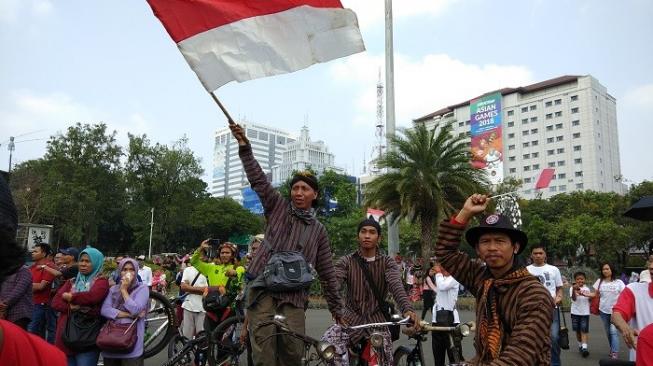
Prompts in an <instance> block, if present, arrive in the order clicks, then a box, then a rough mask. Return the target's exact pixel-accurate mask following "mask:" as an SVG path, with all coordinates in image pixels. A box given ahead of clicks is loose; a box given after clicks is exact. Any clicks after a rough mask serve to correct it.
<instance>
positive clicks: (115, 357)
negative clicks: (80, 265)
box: [98, 258, 150, 366]
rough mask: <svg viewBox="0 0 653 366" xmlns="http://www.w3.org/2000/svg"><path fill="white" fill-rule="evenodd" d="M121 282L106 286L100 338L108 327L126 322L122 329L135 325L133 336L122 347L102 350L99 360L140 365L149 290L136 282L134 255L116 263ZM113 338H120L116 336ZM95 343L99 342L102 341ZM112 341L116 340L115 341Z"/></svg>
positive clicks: (107, 363) (111, 365)
mask: <svg viewBox="0 0 653 366" xmlns="http://www.w3.org/2000/svg"><path fill="white" fill-rule="evenodd" d="M118 270H119V273H120V282H119V283H117V284H116V285H114V286H112V287H111V289H109V295H108V296H107V298H106V299H105V300H104V304H102V316H103V317H105V318H107V319H108V323H107V324H106V325H105V328H103V329H102V334H101V335H100V338H102V337H103V336H104V333H105V332H106V331H108V332H111V329H110V328H114V329H118V328H119V327H124V326H125V325H126V328H125V331H124V332H119V333H121V334H125V335H126V334H127V333H129V330H131V329H133V328H134V327H135V329H136V337H135V339H133V340H126V342H125V343H124V344H125V346H124V349H121V350H115V349H114V350H111V351H108V350H102V359H103V360H104V365H105V366H142V365H143V357H142V356H143V342H144V335H145V317H144V314H145V312H146V311H147V306H148V303H149V296H150V293H149V289H148V287H147V286H146V285H145V284H143V283H142V282H140V281H138V279H137V276H136V274H137V273H138V262H137V261H136V260H135V259H133V258H125V259H123V260H122V261H120V263H119V264H118ZM115 341H118V342H120V341H123V340H122V339H115ZM98 343H100V344H102V343H101V342H99V340H98ZM114 344H115V343H114Z"/></svg>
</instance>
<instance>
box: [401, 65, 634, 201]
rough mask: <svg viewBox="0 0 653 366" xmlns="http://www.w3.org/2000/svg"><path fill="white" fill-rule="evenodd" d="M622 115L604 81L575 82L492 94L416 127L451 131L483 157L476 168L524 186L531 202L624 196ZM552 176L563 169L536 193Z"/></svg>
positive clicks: (550, 82) (580, 79)
mask: <svg viewBox="0 0 653 366" xmlns="http://www.w3.org/2000/svg"><path fill="white" fill-rule="evenodd" d="M493 98H494V100H492V99H493ZM616 110H617V106H616V100H615V98H614V97H613V96H611V95H610V94H608V91H607V89H606V87H604V86H603V85H601V84H600V83H599V81H598V80H597V79H595V78H594V77H592V76H591V75H586V76H569V75H567V76H561V77H557V78H554V79H551V80H546V81H543V82H540V83H536V84H532V85H528V86H524V87H518V88H504V89H501V90H497V91H494V92H489V93H486V94H484V95H483V96H482V97H479V98H474V99H472V100H467V101H465V102H462V103H458V104H455V105H452V106H448V107H445V108H442V109H439V110H437V111H436V112H433V113H430V114H428V115H426V116H423V117H420V118H417V119H415V120H414V122H415V123H416V124H418V123H423V124H425V125H426V126H427V127H430V128H438V127H439V126H442V125H443V124H446V123H451V124H452V125H453V133H455V134H458V135H464V136H467V137H468V138H469V139H470V146H471V148H472V152H473V156H476V154H478V155H479V156H480V157H481V159H479V161H473V162H474V163H478V164H480V165H481V166H483V167H485V168H487V169H488V172H489V173H492V176H496V177H497V180H502V179H504V178H506V177H513V178H518V179H522V180H523V183H524V185H523V187H522V191H521V192H520V193H521V196H522V197H524V198H534V197H535V196H536V195H539V194H540V192H541V194H542V197H545V198H546V197H550V196H553V195H555V194H557V193H561V192H571V191H577V190H594V191H599V192H616V193H622V194H623V193H625V191H626V186H625V185H624V184H623V183H622V182H621V166H620V161H619V140H618V134H617V111H616ZM498 137H500V139H499V138H498ZM544 168H554V169H555V171H554V175H553V180H552V181H551V183H550V184H549V186H548V187H546V188H544V189H541V190H537V191H536V190H535V189H534V186H535V182H536V181H537V180H538V178H539V176H540V173H541V172H542V169H544Z"/></svg>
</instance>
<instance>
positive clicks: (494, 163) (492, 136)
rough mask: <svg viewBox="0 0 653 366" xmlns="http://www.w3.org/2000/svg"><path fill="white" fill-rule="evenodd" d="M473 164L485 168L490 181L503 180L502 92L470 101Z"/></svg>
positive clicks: (493, 182) (494, 182)
mask: <svg viewBox="0 0 653 366" xmlns="http://www.w3.org/2000/svg"><path fill="white" fill-rule="evenodd" d="M469 112H470V115H471V117H470V124H471V138H472V166H474V167H475V168H478V169H484V170H485V171H486V172H487V174H488V178H489V179H490V182H491V183H492V184H498V183H500V182H501V181H502V180H503V143H502V134H501V133H502V125H501V93H493V94H489V95H485V96H483V97H480V98H478V99H475V100H472V101H471V102H470V103H469Z"/></svg>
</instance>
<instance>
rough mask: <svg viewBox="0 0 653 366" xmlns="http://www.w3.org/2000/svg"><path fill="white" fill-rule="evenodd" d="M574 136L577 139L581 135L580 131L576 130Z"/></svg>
mask: <svg viewBox="0 0 653 366" xmlns="http://www.w3.org/2000/svg"><path fill="white" fill-rule="evenodd" d="M572 136H573V137H574V138H575V139H577V138H579V137H580V132H575V133H574V134H573V135H572Z"/></svg>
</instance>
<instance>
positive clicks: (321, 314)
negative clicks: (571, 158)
mask: <svg viewBox="0 0 653 366" xmlns="http://www.w3.org/2000/svg"><path fill="white" fill-rule="evenodd" d="M565 315H566V317H567V325H568V326H569V328H570V330H569V340H570V342H569V343H570V346H571V347H570V349H569V350H567V351H565V350H562V356H561V359H562V365H573V366H590V365H591V366H597V365H598V364H599V359H601V358H607V357H608V353H609V351H610V347H609V345H608V340H607V337H606V335H605V332H604V331H603V324H602V323H601V320H600V319H599V317H598V316H593V315H592V316H590V337H589V351H590V355H589V357H587V358H583V357H582V356H581V355H580V353H579V352H578V346H577V343H576V336H575V334H572V332H571V321H570V319H569V314H568V313H567V314H565ZM427 317H430V312H429V313H428V314H427ZM474 318H475V315H474V313H472V312H470V311H462V312H460V319H461V321H463V322H464V321H468V320H474ZM331 324H332V320H331V315H330V314H329V312H328V311H326V310H312V309H311V310H308V311H307V312H306V328H307V329H306V330H307V334H308V335H310V336H312V337H315V338H318V339H319V338H320V336H321V335H322V333H323V332H324V331H325V330H326V329H327V328H328V327H329V325H331ZM620 341H621V343H620V345H621V347H620V348H621V349H620V358H621V359H623V360H627V359H628V349H627V348H626V346H625V345H624V344H623V340H621V339H620ZM412 344H414V342H412V341H410V342H409V340H408V338H407V337H406V336H403V335H402V338H401V339H400V340H399V341H397V342H395V348H396V347H398V346H400V345H411V346H412ZM423 346H424V347H425V348H424V356H425V358H426V365H433V353H432V349H431V339H430V336H429V337H428V340H427V341H426V342H424V343H423ZM463 355H464V357H465V358H466V359H469V358H471V357H472V356H473V355H474V345H473V335H472V336H470V337H467V338H465V339H464V340H463ZM167 358H168V356H167V353H166V350H164V351H162V352H161V353H159V354H158V355H157V356H155V357H152V358H150V359H148V360H145V365H147V366H158V365H161V364H163V363H164V362H165V361H166V360H167ZM242 359H243V360H245V359H246V358H245V357H243V358H242ZM245 364H246V363H245V362H241V365H245Z"/></svg>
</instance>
